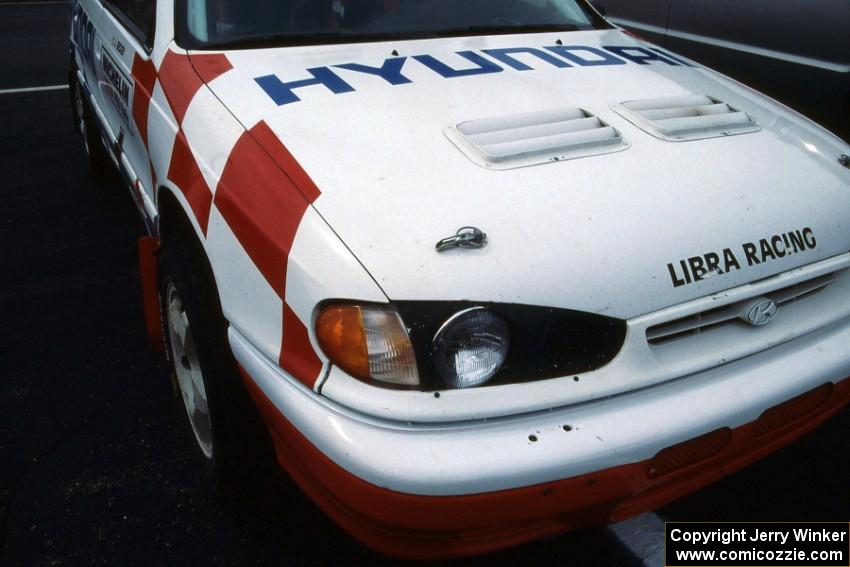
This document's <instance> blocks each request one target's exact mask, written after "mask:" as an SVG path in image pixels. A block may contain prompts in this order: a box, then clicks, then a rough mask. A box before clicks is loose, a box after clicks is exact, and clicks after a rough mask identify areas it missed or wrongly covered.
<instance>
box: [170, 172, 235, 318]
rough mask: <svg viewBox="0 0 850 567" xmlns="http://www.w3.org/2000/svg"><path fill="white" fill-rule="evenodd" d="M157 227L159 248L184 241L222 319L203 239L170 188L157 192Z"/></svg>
mask: <svg viewBox="0 0 850 567" xmlns="http://www.w3.org/2000/svg"><path fill="white" fill-rule="evenodd" d="M156 203H157V213H158V214H157V223H156V236H157V238H158V239H159V241H160V243H161V245H162V244H166V243H168V242H170V241H174V240H185V241H186V242H188V243H189V246H190V247H191V250H192V255H193V257H194V259H195V260H196V261H197V262H198V266H199V267H200V269H201V271H202V273H203V276H204V278H205V279H206V281H207V283H208V284H209V286H210V288H209V290H210V294H211V296H212V297H210V298H208V299H210V300H212V301H213V304H214V307H215V309H216V310H217V312H218V315H221V316H222V317H223V312H222V308H221V295H220V294H219V291H218V283H217V279H216V277H215V272H214V270H213V268H212V263H211V262H210V259H209V256H208V255H207V249H206V247H205V246H204V240H205V238H204V236H203V235H202V234H201V233H200V232H199V228H198V226H197V223H196V222H194V221H193V220H192V219H193V218H194V217H193V215H192V214H191V212H189V211H187V209H186V206H185V205H184V204H183V202H182V200H181V199H180V197H178V195H177V193H176V192H175V191H174V190H173V189H172V188H170V187H168V186H165V185H161V186H160V187H159V189H158V190H157V195H156Z"/></svg>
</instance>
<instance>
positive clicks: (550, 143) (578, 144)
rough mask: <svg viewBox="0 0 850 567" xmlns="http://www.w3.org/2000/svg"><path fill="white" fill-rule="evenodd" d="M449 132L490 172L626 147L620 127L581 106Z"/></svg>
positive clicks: (473, 124)
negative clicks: (611, 124) (604, 120)
mask: <svg viewBox="0 0 850 567" xmlns="http://www.w3.org/2000/svg"><path fill="white" fill-rule="evenodd" d="M445 132H446V136H447V137H448V138H449V139H450V140H451V141H452V142H454V144H455V145H456V146H457V147H458V148H460V150H461V151H462V152H463V153H464V154H466V156H467V157H468V158H469V159H471V160H472V161H473V162H475V163H477V164H478V165H480V166H482V167H486V168H490V169H514V168H518V167H526V166H529V165H537V164H542V163H551V162H556V161H562V160H569V159H575V158H580V157H587V156H592V155H598V154H607V153H611V152H617V151H620V150H624V149H626V148H627V147H628V144H626V143H625V142H624V141H623V138H622V137H621V136H620V133H619V132H618V131H617V130H616V129H614V128H613V127H611V126H609V125H608V124H606V123H605V122H603V121H602V120H600V119H599V118H598V117H596V116H594V115H593V114H591V113H589V112H587V111H586V110H582V109H580V108H563V109H559V110H549V111H542V112H531V113H527V114H515V115H511V116H501V117H497V118H484V119H481V120H473V121H471V122H462V123H460V124H458V125H457V126H455V127H452V128H447V129H446V131H445Z"/></svg>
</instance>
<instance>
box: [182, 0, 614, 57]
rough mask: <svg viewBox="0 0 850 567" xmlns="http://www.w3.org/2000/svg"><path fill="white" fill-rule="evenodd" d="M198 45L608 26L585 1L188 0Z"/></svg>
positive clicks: (188, 24) (186, 13) (186, 21)
mask: <svg viewBox="0 0 850 567" xmlns="http://www.w3.org/2000/svg"><path fill="white" fill-rule="evenodd" d="M180 11H181V12H182V19H183V22H182V23H183V26H182V27H183V29H184V30H185V32H187V35H188V36H189V40H190V42H191V43H192V44H193V46H194V47H216V46H227V47H251V46H258V45H263V44H269V45H303V44H310V43H334V42H349V41H371V40H380V39H389V38H399V37H400V38H420V37H440V36H452V35H454V36H456V35H475V34H487V33H523V32H533V31H547V30H559V31H571V30H587V29H595V28H599V27H607V26H606V24H605V23H604V21H603V20H602V19H601V18H599V17H598V16H597V15H596V14H595V13H594V12H592V11H591V10H590V9H588V8H587V5H586V4H584V1H583V0H183V3H182V5H181V8H180Z"/></svg>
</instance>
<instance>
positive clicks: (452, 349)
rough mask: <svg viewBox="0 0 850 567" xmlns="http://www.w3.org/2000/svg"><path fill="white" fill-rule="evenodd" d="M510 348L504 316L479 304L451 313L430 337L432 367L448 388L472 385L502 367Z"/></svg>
mask: <svg viewBox="0 0 850 567" xmlns="http://www.w3.org/2000/svg"><path fill="white" fill-rule="evenodd" d="M509 348H510V331H509V329H508V325H507V323H505V321H504V319H502V318H501V317H499V316H498V315H496V314H495V313H493V312H492V311H490V310H489V309H486V308H483V307H474V308H472V309H467V310H465V311H461V312H459V313H456V314H455V315H453V316H452V317H451V318H450V319H449V320H448V321H446V322H445V323H444V324H443V326H442V327H440V329H439V330H438V331H437V334H436V335H435V336H434V343H433V350H434V354H433V357H434V366H435V367H436V369H437V372H438V373H439V375H440V378H441V379H442V381H443V382H444V383H445V385H446V386H448V387H449V388H473V387H475V386H480V385H482V384H484V383H485V382H487V381H488V380H490V378H492V377H493V376H495V375H496V373H497V372H498V371H499V370H500V369H501V368H502V364H504V362H505V359H506V358H507V355H508V349H509Z"/></svg>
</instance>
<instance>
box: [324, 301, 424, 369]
mask: <svg viewBox="0 0 850 567" xmlns="http://www.w3.org/2000/svg"><path fill="white" fill-rule="evenodd" d="M316 336H317V338H318V340H319V345H320V346H321V347H322V350H323V351H324V353H325V354H326V355H327V357H328V358H329V359H330V361H331V362H332V363H334V364H336V365H337V366H339V367H340V368H342V369H343V370H345V371H346V372H348V373H349V374H351V375H352V376H355V377H357V378H360V379H373V380H378V381H380V382H385V383H388V384H396V385H399V386H417V385H418V384H419V371H418V370H417V367H416V355H415V354H414V353H413V346H412V345H411V343H410V337H409V336H408V334H407V329H405V327H404V323H403V322H402V320H401V317H399V315H398V313H397V312H396V311H395V309H393V308H391V307H384V306H371V305H369V306H365V305H331V306H329V307H325V308H324V309H322V310H321V312H320V313H319V316H318V318H317V319H316Z"/></svg>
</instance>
